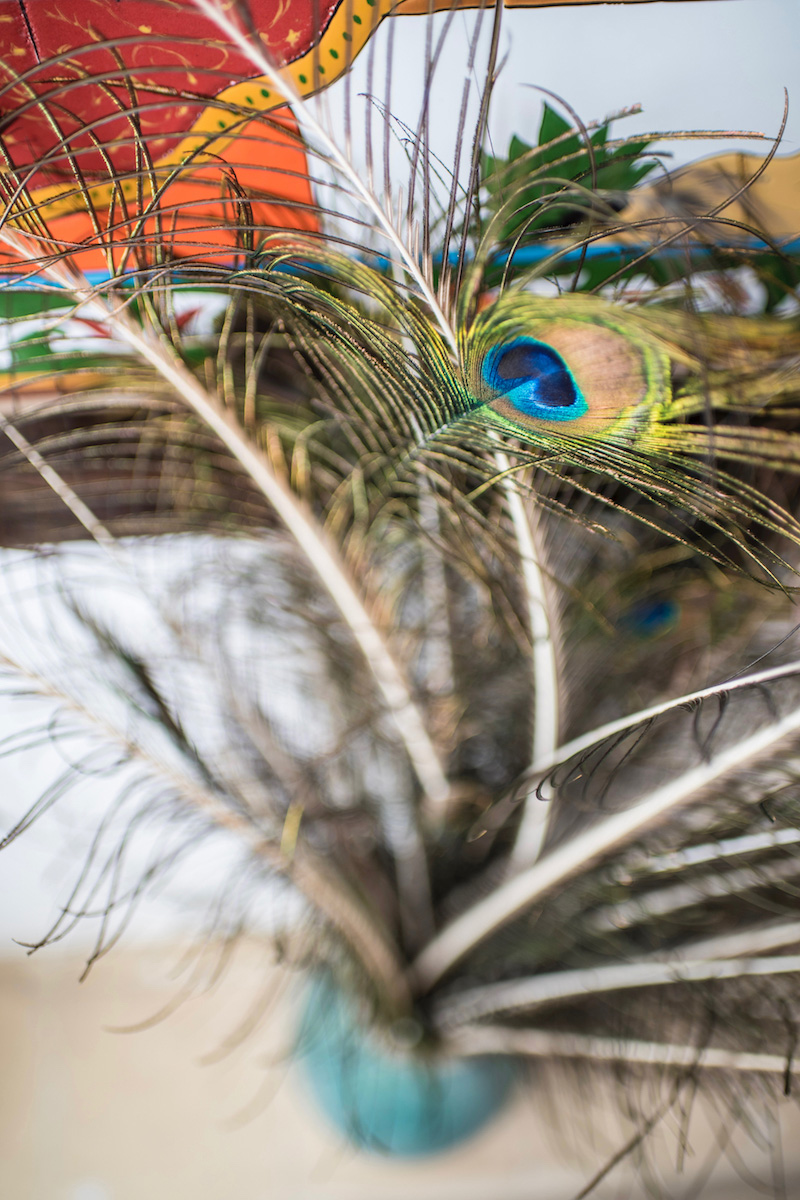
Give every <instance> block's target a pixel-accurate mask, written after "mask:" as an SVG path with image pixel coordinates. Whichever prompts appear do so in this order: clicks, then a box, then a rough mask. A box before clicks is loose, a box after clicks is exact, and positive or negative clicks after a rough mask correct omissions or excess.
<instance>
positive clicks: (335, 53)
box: [331, 50, 339, 58]
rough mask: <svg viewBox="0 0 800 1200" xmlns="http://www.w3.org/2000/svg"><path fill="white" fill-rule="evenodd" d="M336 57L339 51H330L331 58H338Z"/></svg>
mask: <svg viewBox="0 0 800 1200" xmlns="http://www.w3.org/2000/svg"><path fill="white" fill-rule="evenodd" d="M338 57H339V51H338V50H331V58H338Z"/></svg>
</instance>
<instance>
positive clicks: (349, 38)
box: [342, 30, 353, 42]
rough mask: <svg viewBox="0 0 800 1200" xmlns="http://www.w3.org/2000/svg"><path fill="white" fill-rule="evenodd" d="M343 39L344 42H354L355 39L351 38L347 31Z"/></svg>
mask: <svg viewBox="0 0 800 1200" xmlns="http://www.w3.org/2000/svg"><path fill="white" fill-rule="evenodd" d="M342 37H343V38H344V40H345V41H346V42H352V40H353V39H352V38H351V37H350V34H349V33H348V32H347V30H345V31H344V33H343V34H342Z"/></svg>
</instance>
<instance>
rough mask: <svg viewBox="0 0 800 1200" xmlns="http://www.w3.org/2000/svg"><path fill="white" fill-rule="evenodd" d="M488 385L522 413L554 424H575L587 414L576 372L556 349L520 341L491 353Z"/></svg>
mask: <svg viewBox="0 0 800 1200" xmlns="http://www.w3.org/2000/svg"><path fill="white" fill-rule="evenodd" d="M482 373H483V379H484V382H485V383H487V384H488V385H489V387H490V388H491V389H492V390H493V391H496V392H500V394H501V395H502V397H503V399H504V400H506V401H507V402H509V403H510V404H511V405H512V406H513V407H514V408H515V409H516V410H517V411H518V412H520V413H524V414H525V415H526V416H529V417H539V418H541V419H545V420H550V421H574V420H575V419H576V418H578V417H582V416H583V415H584V413H585V412H586V410H587V404H586V400H585V399H584V397H583V395H582V393H581V390H580V388H579V387H578V385H577V383H576V382H575V379H574V378H573V376H572V372H571V371H570V370H569V368H568V366H567V364H566V363H565V362H564V360H563V358H562V357H561V355H560V354H558V353H557V351H555V350H554V349H553V348H552V346H548V345H546V344H545V343H544V342H538V341H535V340H534V339H533V338H516V339H515V340H514V341H513V342H510V343H509V344H508V345H505V346H499V347H497V348H496V349H495V350H493V351H491V352H490V353H489V354H488V355H487V357H486V359H485V361H484V363H483V368H482Z"/></svg>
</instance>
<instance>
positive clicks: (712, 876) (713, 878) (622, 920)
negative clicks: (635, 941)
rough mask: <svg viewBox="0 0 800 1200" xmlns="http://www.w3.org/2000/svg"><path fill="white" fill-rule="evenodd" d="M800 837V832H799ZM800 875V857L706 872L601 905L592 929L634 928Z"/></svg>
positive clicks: (594, 916) (611, 930)
mask: <svg viewBox="0 0 800 1200" xmlns="http://www.w3.org/2000/svg"><path fill="white" fill-rule="evenodd" d="M798 837H800V834H798ZM798 875H800V857H797V856H795V857H792V858H782V859H780V860H778V861H776V860H775V859H770V860H769V861H768V862H759V863H757V864H755V865H754V866H747V867H739V868H737V869H736V870H733V871H720V870H712V871H710V872H708V873H706V874H705V875H702V876H697V877H694V878H692V879H690V880H689V881H688V882H687V883H675V884H672V885H667V886H665V887H662V888H653V889H651V890H650V891H645V892H642V893H641V895H638V896H637V897H636V899H634V900H625V901H623V902H622V903H620V904H613V905H609V906H608V907H605V908H600V909H598V911H597V912H596V913H593V914H592V916H591V918H590V921H589V928H590V929H592V930H595V931H598V932H604V933H605V932H613V931H614V930H616V929H633V928H635V927H636V926H638V925H646V924H648V923H649V922H650V921H654V920H658V919H660V918H664V917H669V916H672V914H674V913H677V912H681V911H682V910H685V909H687V908H694V907H696V906H697V905H706V904H711V903H713V901H714V900H719V899H724V898H725V897H726V896H734V895H736V896H741V895H744V894H746V893H747V892H750V891H755V890H757V889H758V888H764V887H775V886H777V885H778V883H779V882H780V881H781V880H789V879H793V878H795V877H796V876H798Z"/></svg>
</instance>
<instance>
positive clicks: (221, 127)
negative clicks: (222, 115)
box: [217, 121, 225, 129]
mask: <svg viewBox="0 0 800 1200" xmlns="http://www.w3.org/2000/svg"><path fill="white" fill-rule="evenodd" d="M217 124H218V125H219V127H220V129H224V128H225V122H224V121H217Z"/></svg>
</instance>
